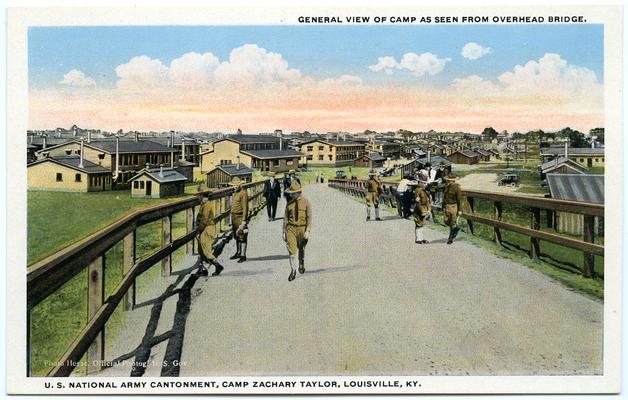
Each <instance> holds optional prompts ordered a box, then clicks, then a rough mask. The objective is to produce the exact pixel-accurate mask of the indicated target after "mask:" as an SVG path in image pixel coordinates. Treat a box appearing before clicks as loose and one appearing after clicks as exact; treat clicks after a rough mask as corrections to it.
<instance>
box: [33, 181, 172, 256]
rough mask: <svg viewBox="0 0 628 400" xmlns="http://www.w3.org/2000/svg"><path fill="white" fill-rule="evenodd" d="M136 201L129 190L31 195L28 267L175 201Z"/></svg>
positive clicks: (42, 192)
mask: <svg viewBox="0 0 628 400" xmlns="http://www.w3.org/2000/svg"><path fill="white" fill-rule="evenodd" d="M172 200H173V198H172V197H170V198H167V199H133V198H131V192H130V191H128V190H120V191H111V192H100V193H65V192H44V191H29V192H28V241H27V252H28V256H27V259H28V264H29V265H30V264H32V263H33V262H35V261H38V260H41V259H42V258H44V257H46V256H49V255H51V254H53V253H55V252H56V251H59V250H61V249H63V248H64V247H66V246H68V245H70V244H72V243H74V242H76V241H78V240H80V239H83V238H85V237H86V236H88V235H90V234H92V233H94V232H96V231H98V230H99V229H102V228H104V227H105V226H107V225H109V224H111V223H112V222H113V221H115V220H117V219H119V218H121V217H123V216H124V215H127V214H129V213H131V212H133V211H135V210H139V209H142V208H146V207H150V206H154V205H157V204H163V203H166V202H169V201H172Z"/></svg>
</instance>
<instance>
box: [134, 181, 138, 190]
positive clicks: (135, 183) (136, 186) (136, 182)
mask: <svg viewBox="0 0 628 400" xmlns="http://www.w3.org/2000/svg"><path fill="white" fill-rule="evenodd" d="M139 188H140V182H139V181H133V189H139Z"/></svg>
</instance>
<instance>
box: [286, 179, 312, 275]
mask: <svg viewBox="0 0 628 400" xmlns="http://www.w3.org/2000/svg"><path fill="white" fill-rule="evenodd" d="M301 191H302V188H301V184H300V183H299V182H298V181H296V180H295V181H292V185H291V186H290V188H288V192H289V193H290V195H291V200H290V201H289V202H288V204H286V212H285V214H284V218H283V240H284V241H285V242H286V245H287V247H288V253H289V254H290V275H289V276H288V282H291V281H293V280H294V278H296V276H297V273H296V268H297V265H298V266H299V267H298V268H299V273H301V274H303V273H305V246H306V245H307V242H308V239H309V237H310V231H311V230H312V207H311V206H310V202H309V201H308V200H307V199H306V198H305V197H303V194H302V193H301Z"/></svg>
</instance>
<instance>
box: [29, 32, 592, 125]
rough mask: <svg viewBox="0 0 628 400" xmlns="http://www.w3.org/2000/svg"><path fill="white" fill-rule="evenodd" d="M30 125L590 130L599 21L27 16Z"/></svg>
mask: <svg viewBox="0 0 628 400" xmlns="http://www.w3.org/2000/svg"><path fill="white" fill-rule="evenodd" d="M28 35H29V36H28V46H29V49H28V54H29V65H28V67H29V95H30V96H29V99H30V113H29V125H30V128H31V129H50V128H55V127H57V126H63V127H69V126H71V125H72V124H77V125H79V126H81V127H86V128H99V129H105V130H110V131H117V130H118V129H123V130H125V131H126V130H158V131H161V130H171V129H174V130H180V131H196V130H202V131H208V132H214V131H223V132H235V131H236V130H237V129H242V130H243V131H244V132H250V133H255V132H268V131H273V130H274V129H283V130H284V131H303V130H309V131H311V132H327V131H349V132H358V131H363V130H365V129H371V130H378V131H388V130H397V129H409V130H414V131H421V130H429V129H434V130H442V131H445V130H450V131H459V130H460V131H466V132H481V131H482V129H484V128H485V127H486V126H493V127H494V128H495V129H497V130H499V131H501V130H508V131H511V132H512V131H528V130H532V129H544V130H549V131H551V130H558V129H561V128H563V127H565V126H570V127H572V128H574V129H579V130H583V131H588V130H589V129H591V128H593V127H597V126H603V122H604V109H603V104H604V102H603V83H604V80H603V79H604V77H603V69H604V53H603V51H604V49H603V42H604V40H603V26H602V25H593V24H581V25H574V24H572V25H531V24H530V25H437V26H434V25H344V26H329V25H306V26H302V25H299V26H296V25H281V26H198V27H197V26H150V27H141V26H119V27H32V28H30V29H29V33H28Z"/></svg>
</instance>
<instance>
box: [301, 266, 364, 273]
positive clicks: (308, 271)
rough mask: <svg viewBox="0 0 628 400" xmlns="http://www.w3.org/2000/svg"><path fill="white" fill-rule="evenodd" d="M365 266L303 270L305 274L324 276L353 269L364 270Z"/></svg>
mask: <svg viewBox="0 0 628 400" xmlns="http://www.w3.org/2000/svg"><path fill="white" fill-rule="evenodd" d="M364 267H366V265H346V266H341V267H328V268H317V269H307V267H306V270H305V273H306V274H326V273H330V272H344V271H351V270H354V269H359V268H364Z"/></svg>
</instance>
